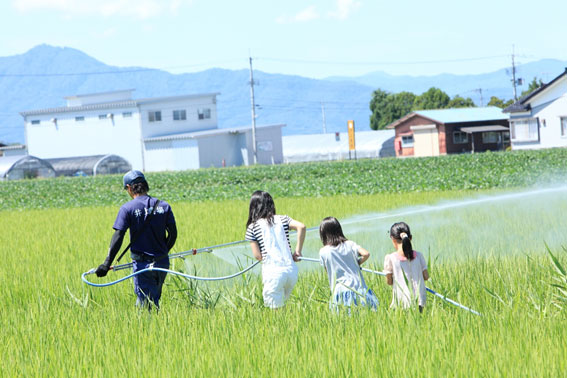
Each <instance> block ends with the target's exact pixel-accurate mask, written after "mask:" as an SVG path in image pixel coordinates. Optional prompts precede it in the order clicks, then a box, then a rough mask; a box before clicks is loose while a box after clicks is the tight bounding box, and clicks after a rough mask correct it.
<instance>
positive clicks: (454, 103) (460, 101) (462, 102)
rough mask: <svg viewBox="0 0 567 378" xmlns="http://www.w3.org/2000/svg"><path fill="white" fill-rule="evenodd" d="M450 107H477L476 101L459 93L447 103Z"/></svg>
mask: <svg viewBox="0 0 567 378" xmlns="http://www.w3.org/2000/svg"><path fill="white" fill-rule="evenodd" d="M447 107H448V108H474V107H476V105H475V103H474V101H473V100H472V99H471V98H470V97H467V98H463V97H461V96H459V95H456V96H455V97H453V98H452V99H451V101H449V104H448V105H447Z"/></svg>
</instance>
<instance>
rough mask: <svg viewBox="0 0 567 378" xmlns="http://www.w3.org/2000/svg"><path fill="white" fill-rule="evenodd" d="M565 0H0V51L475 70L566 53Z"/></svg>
mask: <svg viewBox="0 0 567 378" xmlns="http://www.w3.org/2000/svg"><path fill="white" fill-rule="evenodd" d="M565 14H567V1H557V0H540V1H538V2H534V1H525V0H517V1H510V0H503V1H498V0H497V1H494V0H492V1H487V0H477V1H474V2H472V1H468V2H459V1H454V0H452V1H445V0H441V1H435V0H433V1H428V2H424V1H407V0H398V1H382V0H373V1H370V0H326V1H324V0H318V1H317V0H314V1H310V0H306V1H305V0H304V1H298V0H286V1H266V0H263V1H262V0H258V1H255V0H251V1H217V0H4V1H2V2H1V4H0V28H1V29H0V30H1V31H2V32H1V33H0V56H8V55H15V54H20V53H23V52H25V51H27V50H28V49H30V48H32V47H33V46H35V45H38V44H41V43H47V44H50V45H55V46H69V47H74V48H77V49H80V50H82V51H84V52H85V53H87V54H89V55H91V56H93V57H95V58H96V59H98V60H101V61H103V62H104V63H107V64H110V65H116V66H143V67H153V68H162V69H167V70H169V71H171V72H192V71H200V70H204V69H206V68H211V67H223V68H229V69H239V68H247V67H248V55H249V52H251V54H252V57H253V58H254V68H255V69H259V70H262V71H266V72H273V73H285V74H296V75H301V76H307V77H314V78H322V77H327V76H333V75H340V76H358V75H362V74H365V73H368V72H373V71H384V72H387V73H390V74H396V75H400V74H409V75H433V74H438V73H455V74H476V73H483V72H489V71H494V70H497V69H500V68H503V67H505V66H507V65H509V64H510V54H511V52H512V46H513V45H514V46H515V52H516V54H517V55H518V58H517V60H518V61H519V62H520V63H522V62H528V61H533V60H538V59H543V58H555V59H561V60H567V43H566V42H565V41H567V28H565Z"/></svg>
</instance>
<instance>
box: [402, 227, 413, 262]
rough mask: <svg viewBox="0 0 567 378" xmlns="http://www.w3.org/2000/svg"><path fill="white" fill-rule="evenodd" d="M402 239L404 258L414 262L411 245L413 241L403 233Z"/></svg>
mask: <svg viewBox="0 0 567 378" xmlns="http://www.w3.org/2000/svg"><path fill="white" fill-rule="evenodd" d="M400 237H401V238H402V249H403V251H404V256H405V257H406V259H408V260H413V247H412V245H411V239H410V238H409V236H408V234H406V233H405V232H402V233H401V235H400Z"/></svg>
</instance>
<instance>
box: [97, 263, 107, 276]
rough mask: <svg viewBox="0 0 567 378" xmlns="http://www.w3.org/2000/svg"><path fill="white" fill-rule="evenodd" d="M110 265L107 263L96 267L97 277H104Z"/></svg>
mask: <svg viewBox="0 0 567 378" xmlns="http://www.w3.org/2000/svg"><path fill="white" fill-rule="evenodd" d="M108 270H109V266H108V265H106V264H100V265H99V266H98V268H96V270H95V273H96V275H97V277H104V276H106V273H108Z"/></svg>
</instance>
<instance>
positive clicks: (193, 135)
mask: <svg viewBox="0 0 567 378" xmlns="http://www.w3.org/2000/svg"><path fill="white" fill-rule="evenodd" d="M273 127H285V124H276V125H261V126H256V129H269V128H273ZM250 130H252V126H240V127H227V128H222V129H209V130H201V131H193V132H190V133H177V134H167V135H160V136H155V137H150V138H145V139H144V142H161V141H166V140H177V139H198V138H205V137H210V136H215V135H223V134H241V133H245V132H247V131H250Z"/></svg>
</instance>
